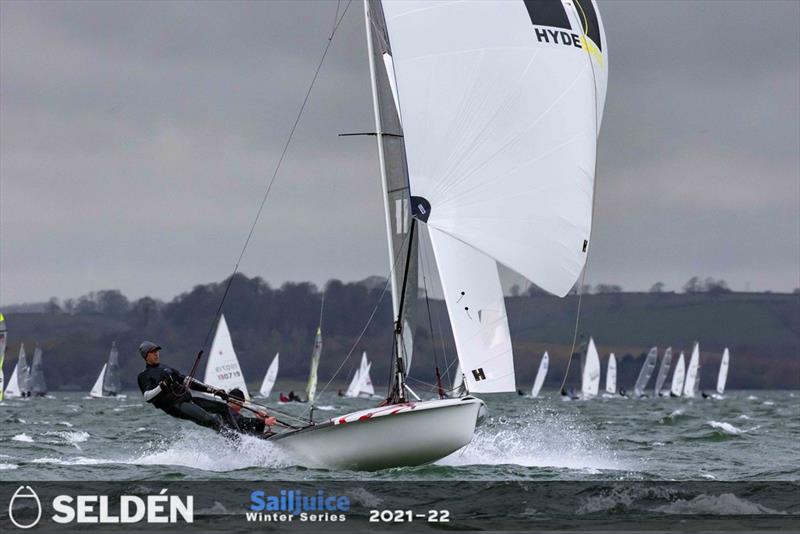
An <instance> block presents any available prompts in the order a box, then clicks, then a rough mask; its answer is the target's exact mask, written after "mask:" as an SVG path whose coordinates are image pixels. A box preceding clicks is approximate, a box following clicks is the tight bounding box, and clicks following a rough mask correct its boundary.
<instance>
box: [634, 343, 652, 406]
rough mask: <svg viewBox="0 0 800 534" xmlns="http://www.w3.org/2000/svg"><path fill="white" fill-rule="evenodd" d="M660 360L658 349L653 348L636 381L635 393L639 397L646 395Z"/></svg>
mask: <svg viewBox="0 0 800 534" xmlns="http://www.w3.org/2000/svg"><path fill="white" fill-rule="evenodd" d="M657 360H658V347H653V348H652V349H650V352H648V353H647V358H645V360H644V364H643V365H642V368H641V369H640V370H639V377H638V378H637V379H636V384H635V385H634V386H633V393H634V394H635V395H636V396H637V397H641V396H642V395H644V390H645V389H646V388H647V383H648V382H650V377H651V376H653V370H654V369H655V368H656V362H657Z"/></svg>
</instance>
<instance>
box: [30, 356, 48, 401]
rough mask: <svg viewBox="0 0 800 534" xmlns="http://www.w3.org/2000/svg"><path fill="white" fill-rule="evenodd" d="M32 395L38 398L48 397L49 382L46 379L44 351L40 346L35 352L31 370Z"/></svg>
mask: <svg viewBox="0 0 800 534" xmlns="http://www.w3.org/2000/svg"><path fill="white" fill-rule="evenodd" d="M30 388H31V394H32V395H35V396H37V397H44V396H45V395H47V381H46V380H45V377H44V359H43V355H42V349H41V347H39V346H38V345H37V346H36V348H35V349H34V351H33V363H32V364H31V370H30Z"/></svg>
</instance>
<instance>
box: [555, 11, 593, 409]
mask: <svg viewBox="0 0 800 534" xmlns="http://www.w3.org/2000/svg"><path fill="white" fill-rule="evenodd" d="M578 5H579V7H580V9H581V12H583V6H580V4H578ZM573 9H574V7H573ZM576 11H577V10H576ZM576 14H577V13H576ZM584 16H585V14H584ZM578 22H580V18H579V20H578ZM598 26H599V23H598ZM586 29H587V30H588V21H587V25H586ZM583 33H584V36H585V38H586V39H587V40H588V35H587V32H586V31H584V32H583ZM586 58H587V60H588V61H589V68H590V69H591V70H592V83H593V87H594V99H593V100H594V124H595V128H594V129H595V138H596V137H597V134H598V133H599V128H598V126H599V125H598V120H597V74H596V73H595V70H594V62H593V61H592V55H591V53H590V52H589V50H586ZM594 167H595V179H594V180H592V217H591V221H590V225H591V226H590V229H591V227H592V226H594V211H595V210H594V203H595V200H596V198H597V195H596V193H597V149H596V148H595V151H594ZM590 232H591V230H590ZM589 237H591V235H590V236H589ZM590 253H591V249H590V250H587V251H586V264H585V265H584V266H583V273H581V278H580V285H578V311H577V313H576V314H575V330H574V332H573V334H572V348H571V349H570V351H569V360H567V370H566V372H564V379H563V380H562V381H561V393H562V394H563V393H564V387H565V386H566V384H567V377H568V376H569V367H570V365H571V364H572V355H573V354H575V342H576V341H577V338H578V329H579V325H580V319H581V301H582V300H583V286H584V284H585V283H586V273H587V272H588V271H589V255H590Z"/></svg>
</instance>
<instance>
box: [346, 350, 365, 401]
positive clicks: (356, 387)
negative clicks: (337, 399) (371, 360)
mask: <svg viewBox="0 0 800 534" xmlns="http://www.w3.org/2000/svg"><path fill="white" fill-rule="evenodd" d="M367 366H368V362H367V353H366V352H362V353H361V363H360V364H359V366H358V369H356V372H355V373H354V374H353V379H352V380H350V385H349V386H347V391H346V392H345V394H344V395H345V397H358V393H359V391H360V387H361V378H362V375H363V373H364V372H366V370H367Z"/></svg>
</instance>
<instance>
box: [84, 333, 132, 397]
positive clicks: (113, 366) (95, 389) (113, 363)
mask: <svg viewBox="0 0 800 534" xmlns="http://www.w3.org/2000/svg"><path fill="white" fill-rule="evenodd" d="M121 392H122V381H121V379H120V376H119V351H118V350H117V342H116V341H114V342H112V343H111V351H110V352H109V353H108V361H107V362H106V363H104V364H103V368H102V369H101V370H100V374H99V375H98V377H97V380H95V381H94V385H93V386H92V390H91V391H90V392H89V396H90V397H91V398H93V399H102V398H104V397H119V398H124V397H125V395H120V393H121Z"/></svg>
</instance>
